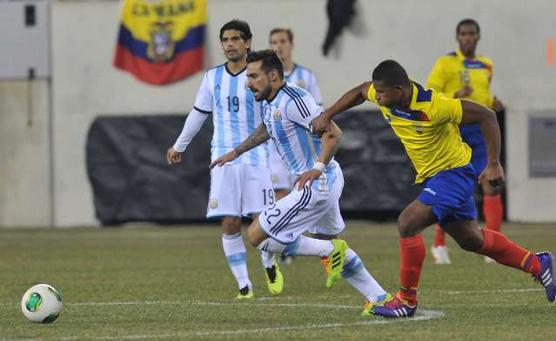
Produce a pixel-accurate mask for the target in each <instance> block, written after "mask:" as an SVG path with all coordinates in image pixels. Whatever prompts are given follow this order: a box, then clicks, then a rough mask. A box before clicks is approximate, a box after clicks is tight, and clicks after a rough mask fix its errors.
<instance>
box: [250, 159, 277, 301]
mask: <svg viewBox="0 0 556 341" xmlns="http://www.w3.org/2000/svg"><path fill="white" fill-rule="evenodd" d="M242 168H243V174H242V195H241V197H242V211H243V215H250V216H251V217H252V218H253V221H256V220H257V219H258V216H259V213H260V212H262V211H263V210H264V209H265V208H267V207H269V206H270V205H273V204H274V202H275V201H276V198H275V193H274V191H273V189H272V181H271V170H270V169H269V168H268V167H265V166H254V165H243V166H242ZM261 263H262V265H263V269H264V273H265V278H266V284H267V288H268V291H269V292H270V293H271V294H275V295H276V294H280V293H281V292H282V290H283V288H284V277H283V275H282V272H281V271H280V267H279V266H278V263H277V262H276V260H275V256H274V254H273V253H271V252H268V251H261Z"/></svg>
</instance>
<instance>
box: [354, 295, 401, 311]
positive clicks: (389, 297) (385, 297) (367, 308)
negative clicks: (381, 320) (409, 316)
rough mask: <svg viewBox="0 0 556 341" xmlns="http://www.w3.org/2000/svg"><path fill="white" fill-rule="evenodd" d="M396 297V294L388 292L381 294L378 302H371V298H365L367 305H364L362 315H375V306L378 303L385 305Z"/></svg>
mask: <svg viewBox="0 0 556 341" xmlns="http://www.w3.org/2000/svg"><path fill="white" fill-rule="evenodd" d="M393 299H394V296H392V295H390V294H389V293H386V294H384V295H380V296H378V297H377V299H376V302H371V301H369V300H365V305H364V307H363V311H362V312H361V316H373V315H374V314H373V308H374V307H375V306H377V305H384V304H385V303H388V302H390V301H392V300H393Z"/></svg>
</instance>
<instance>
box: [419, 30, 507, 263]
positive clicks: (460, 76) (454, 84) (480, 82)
mask: <svg viewBox="0 0 556 341" xmlns="http://www.w3.org/2000/svg"><path fill="white" fill-rule="evenodd" d="M480 37H481V28H480V27H479V24H478V23H477V22H476V21H475V20H473V19H464V20H462V21H460V22H459V23H458V25H457V26H456V40H457V41H458V44H459V50H457V51H455V52H451V53H449V54H447V55H445V56H442V57H440V58H439V59H438V60H437V61H436V64H435V65H434V67H433V69H432V71H431V73H430V75H429V78H428V80H427V83H426V84H425V87H427V88H431V89H433V90H435V91H436V92H437V93H440V94H442V95H444V96H447V97H450V98H463V99H469V100H472V101H475V102H477V103H480V104H482V105H484V106H487V107H489V108H491V109H493V110H494V111H496V112H498V111H501V110H502V109H503V105H502V102H500V100H498V99H497V98H496V97H494V96H493V95H492V92H491V91H490V83H491V81H492V61H491V60H490V59H488V58H486V57H483V56H480V55H477V54H476V49H477V43H478V42H479V39H480ZM459 131H460V134H461V137H462V139H463V142H465V143H467V144H468V145H469V147H471V151H472V153H471V163H472V164H473V167H474V168H475V171H476V172H477V176H478V175H479V174H481V172H482V171H483V169H484V168H485V166H486V164H487V151H486V145H485V140H484V138H483V134H482V133H481V127H480V126H479V125H478V124H476V123H471V124H462V125H460V126H459ZM480 186H481V189H482V192H483V195H484V196H483V214H484V217H485V225H486V226H485V228H487V229H491V230H495V231H498V232H500V228H501V226H502V216H503V213H504V208H503V206H502V197H501V195H500V191H501V187H494V186H491V185H490V184H489V182H488V181H485V180H484V179H483V181H482V182H481V183H480ZM444 236H445V233H444V231H443V230H442V228H441V227H440V226H439V225H437V226H436V231H435V238H434V244H433V245H432V247H431V251H432V255H433V257H434V262H435V264H450V257H449V256H448V248H447V246H446V242H445V239H444ZM485 261H486V262H492V261H493V260H492V258H490V257H485Z"/></svg>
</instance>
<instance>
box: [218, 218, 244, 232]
mask: <svg viewBox="0 0 556 341" xmlns="http://www.w3.org/2000/svg"><path fill="white" fill-rule="evenodd" d="M222 229H223V230H224V233H226V234H236V233H239V232H241V219H240V218H237V217H224V219H222Z"/></svg>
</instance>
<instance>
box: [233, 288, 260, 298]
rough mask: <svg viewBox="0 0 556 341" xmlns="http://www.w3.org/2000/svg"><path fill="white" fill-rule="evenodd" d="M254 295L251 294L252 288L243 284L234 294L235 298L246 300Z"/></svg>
mask: <svg viewBox="0 0 556 341" xmlns="http://www.w3.org/2000/svg"><path fill="white" fill-rule="evenodd" d="M253 297H255V295H254V294H253V288H250V287H248V286H244V287H243V288H241V289H239V294H237V296H236V300H248V299H251V298H253Z"/></svg>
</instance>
